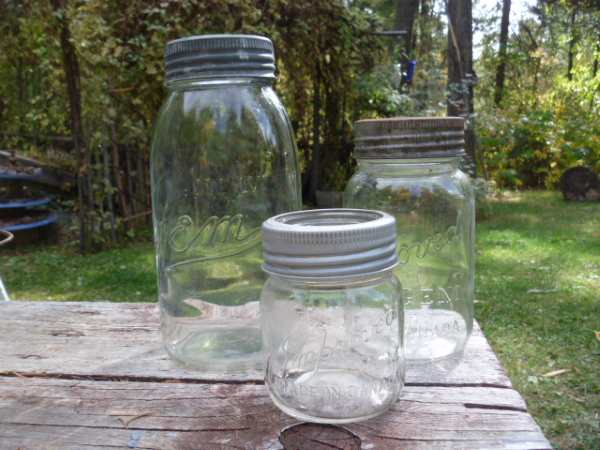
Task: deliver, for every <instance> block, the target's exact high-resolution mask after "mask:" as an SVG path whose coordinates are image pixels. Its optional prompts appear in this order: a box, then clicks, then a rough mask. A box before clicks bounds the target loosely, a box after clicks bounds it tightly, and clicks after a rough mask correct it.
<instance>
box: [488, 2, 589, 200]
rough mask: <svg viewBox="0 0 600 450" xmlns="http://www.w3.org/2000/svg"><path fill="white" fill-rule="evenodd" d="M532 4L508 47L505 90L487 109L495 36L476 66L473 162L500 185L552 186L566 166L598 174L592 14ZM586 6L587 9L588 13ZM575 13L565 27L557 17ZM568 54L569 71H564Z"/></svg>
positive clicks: (563, 6) (490, 97)
mask: <svg viewBox="0 0 600 450" xmlns="http://www.w3.org/2000/svg"><path fill="white" fill-rule="evenodd" d="M576 7H579V8H583V7H584V6H582V5H579V6H571V5H568V4H564V3H560V2H555V3H551V4H545V3H543V2H542V3H541V4H540V9H538V10H537V15H538V20H535V19H526V20H522V21H521V22H520V23H519V30H518V32H517V33H514V34H513V35H512V36H511V38H510V41H509V48H508V55H507V58H508V61H507V84H506V89H505V95H504V98H503V101H502V103H501V105H500V107H499V108H495V107H494V106H493V81H494V77H493V73H494V71H495V67H496V65H497V62H498V60H497V52H496V50H495V48H494V44H495V40H496V35H495V34H493V33H492V34H490V35H488V36H487V37H486V39H485V41H484V49H483V53H482V57H481V58H480V60H479V66H478V72H479V74H480V80H481V82H480V85H479V87H478V91H479V93H480V97H479V101H478V110H479V111H480V113H479V117H478V125H479V136H480V144H481V155H480V164H481V165H482V167H483V169H484V172H485V173H486V174H487V175H488V176H489V177H491V178H493V179H494V180H495V181H496V182H497V183H498V185H499V186H500V187H508V188H543V187H545V188H555V187H556V186H557V183H558V180H559V179H560V176H561V174H562V173H563V172H564V171H565V170H566V169H567V168H569V167H572V166H577V165H587V166H590V167H592V168H593V169H595V170H596V171H599V172H600V138H599V137H598V136H599V132H600V123H599V122H598V114H599V113H600V71H599V70H598V61H599V59H600V46H599V45H598V44H597V42H599V39H600V35H598V29H600V10H598V9H597V8H596V9H590V10H586V11H585V12H583V11H581V12H579V14H575V13H576V12H577V11H575V12H574V10H573V8H576ZM590 8H591V7H590ZM572 14H575V16H574V17H575V19H574V20H575V23H574V25H571V24H570V23H569V22H568V21H567V20H566V19H565V18H566V17H569V16H570V15H572ZM569 55H571V57H572V60H573V66H572V68H571V69H570V70H569V67H568V59H569V57H570V56H569Z"/></svg>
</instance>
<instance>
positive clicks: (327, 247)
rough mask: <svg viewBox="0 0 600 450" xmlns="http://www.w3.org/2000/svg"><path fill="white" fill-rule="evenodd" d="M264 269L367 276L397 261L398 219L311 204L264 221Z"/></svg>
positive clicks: (294, 273) (298, 275)
mask: <svg viewBox="0 0 600 450" xmlns="http://www.w3.org/2000/svg"><path fill="white" fill-rule="evenodd" d="M262 238H263V256H264V261H265V262H264V265H263V269H264V271H265V272H267V273H270V274H275V275H280V276H284V277H294V278H307V277H308V278H315V277H317V278H323V277H346V276H357V275H368V274H372V273H376V272H380V271H383V270H388V269H391V268H392V267H394V266H395V265H396V264H397V263H398V256H397V252H396V221H395V219H394V217H392V216H390V215H389V214H386V213H384V212H381V211H371V210H366V209H315V210H309V211H295V212H290V213H285V214H280V215H278V216H275V217H271V218H270V219H268V220H266V221H265V222H264V223H263V225H262Z"/></svg>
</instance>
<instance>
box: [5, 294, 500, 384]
mask: <svg viewBox="0 0 600 450" xmlns="http://www.w3.org/2000/svg"><path fill="white" fill-rule="evenodd" d="M0 330H1V332H2V334H3V336H10V339H3V340H1V341H0V361H1V365H0V374H9V373H14V372H17V373H23V374H38V375H44V374H45V375H47V376H53V377H60V376H69V377H77V376H94V377H96V378H97V379H99V378H101V377H105V378H128V379H134V380H135V379H146V380H155V381H160V380H165V379H178V380H182V381H190V382H192V381H201V380H203V379H206V380H208V379H211V378H212V379H216V380H220V381H224V380H229V381H232V382H234V381H253V380H254V381H257V382H258V381H260V380H262V373H261V372H252V373H249V374H231V375H228V376H227V377H223V376H219V377H218V378H215V377H214V376H212V377H211V376H207V375H206V374H202V373H199V372H194V371H190V370H186V369H184V368H181V367H177V366H176V365H175V364H174V363H173V362H172V361H171V360H170V359H169V357H168V356H167V354H166V353H165V352H164V351H163V349H162V348H161V343H160V333H159V316H158V311H157V307H156V305H154V304H135V303H103V302H81V303H80V302H68V303H67V302H64V303H63V302H60V303H58V302H3V303H0ZM407 383H408V384H413V385H415V384H418V385H430V384H433V385H473V386H475V385H477V386H500V387H507V388H508V387H511V383H510V380H509V379H508V377H507V376H506V374H505V372H504V370H503V369H502V367H501V366H500V363H499V362H498V359H497V358H496V356H495V355H494V352H493V351H492V350H491V348H490V347H489V345H488V343H487V341H486V339H485V337H484V336H483V334H482V333H481V330H480V329H479V327H478V326H477V324H475V329H474V332H473V336H472V337H471V339H470V340H469V343H468V345H467V348H466V350H465V357H464V359H463V360H462V362H461V363H460V364H459V365H458V366H457V367H455V368H454V369H453V370H452V371H451V372H450V373H447V372H445V371H444V370H438V369H436V368H431V367H429V368H426V369H410V370H409V371H408V373H407Z"/></svg>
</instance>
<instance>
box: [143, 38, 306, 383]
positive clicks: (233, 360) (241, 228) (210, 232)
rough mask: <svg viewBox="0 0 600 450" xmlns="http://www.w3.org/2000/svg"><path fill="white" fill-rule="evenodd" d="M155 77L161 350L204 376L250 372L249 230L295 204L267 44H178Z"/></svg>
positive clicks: (296, 185)
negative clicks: (158, 83)
mask: <svg viewBox="0 0 600 450" xmlns="http://www.w3.org/2000/svg"><path fill="white" fill-rule="evenodd" d="M166 72H167V75H166V78H167V89H168V97H167V99H166V101H165V103H164V105H163V107H162V109H161V111H160V114H159V117H158V120H157V123H156V129H155V134H154V141H153V144H152V158H151V175H152V207H153V218H154V236H155V245H156V255H157V272H158V287H159V300H160V308H161V329H162V336H163V340H164V344H165V346H166V349H167V351H168V352H169V354H170V355H171V356H172V357H173V358H175V359H176V360H178V361H179V362H181V363H184V364H186V365H187V366H190V367H194V368H198V369H201V370H202V371H204V372H205V373H213V372H214V373H216V374H223V373H225V374H227V373H245V372H246V371H248V370H250V369H260V368H261V363H262V355H261V348H262V339H261V332H260V326H259V325H260V323H259V317H258V313H259V301H258V300H259V296H260V291H261V289H262V285H263V283H264V279H265V277H264V274H263V273H262V270H261V262H262V258H261V245H260V226H261V224H262V222H263V221H264V220H265V219H267V218H268V217H270V216H273V215H275V214H279V213H281V212H285V211H292V210H297V209H300V207H301V191H300V180H299V171H298V161H297V155H296V146H295V143H294V139H293V132H292V128H291V125H290V122H289V120H288V117H287V114H286V112H285V109H284V107H283V106H282V104H281V102H280V101H279V99H278V97H277V95H276V94H275V92H274V91H273V89H272V87H271V85H272V82H273V80H274V78H275V75H274V72H275V65H274V52H273V44H272V43H271V41H270V40H269V39H267V38H264V37H260V36H245V35H211V36H193V37H189V38H184V39H178V40H176V41H172V42H169V43H168V44H167V49H166Z"/></svg>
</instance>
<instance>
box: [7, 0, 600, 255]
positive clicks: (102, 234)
mask: <svg viewBox="0 0 600 450" xmlns="http://www.w3.org/2000/svg"><path fill="white" fill-rule="evenodd" d="M528 1H529V2H528V3H522V2H521V3H518V4H516V7H518V9H519V11H520V12H521V13H522V14H520V16H515V14H513V15H512V16H511V15H510V8H511V0H502V1H500V2H498V3H496V2H494V1H493V0H485V1H481V0H480V2H479V3H475V4H474V5H472V4H471V1H465V0H449V1H448V2H447V3H446V2H444V1H440V0H335V1H324V0H307V1H302V2H297V1H289V0H274V1H256V0H227V1H221V0H219V1H216V0H214V1H213V0H181V1H167V0H162V1H145V0H144V1H140V0H130V1H126V2H125V1H120V0H89V1H85V2H83V1H73V0H71V1H68V0H51V1H41V0H4V1H2V2H0V17H2V20H0V32H1V33H2V36H3V39H2V40H1V41H0V148H2V149H9V150H16V151H17V152H19V153H21V154H25V155H27V156H31V157H35V158H37V159H39V160H42V161H44V162H47V163H50V164H53V165H58V166H60V167H63V168H65V169H67V170H68V171H69V172H70V173H72V174H76V175H77V177H76V183H77V185H78V186H77V191H78V194H79V195H78V196H73V197H71V199H70V200H67V201H66V202H65V205H64V206H66V208H67V209H71V210H73V211H77V212H78V217H79V222H80V225H81V229H82V230H81V234H80V237H81V238H82V239H81V246H82V249H85V248H86V247H92V246H95V247H98V246H99V245H102V244H103V243H105V242H106V241H107V240H110V239H112V240H114V239H115V238H116V237H118V236H119V235H121V236H123V235H125V233H129V234H130V235H131V233H132V232H133V231H132V225H135V223H136V222H140V218H141V220H142V222H144V219H148V212H149V209H150V207H149V205H150V202H149V191H150V190H149V185H148V184H149V179H148V153H149V144H150V140H151V136H152V125H153V123H154V120H155V117H156V114H157V112H158V109H159V107H160V104H161V101H162V99H163V98H164V96H165V88H164V76H163V51H164V47H165V43H166V42H167V41H168V40H170V39H174V38H177V37H180V36H185V35H190V34H202V33H220V32H240V33H259V34H264V35H267V36H269V37H271V39H272V40H273V41H274V43H275V46H276V54H277V57H278V70H279V79H278V81H277V85H276V89H277V90H278V92H279V93H280V95H281V96H282V98H283V100H284V103H285V105H286V106H287V108H288V111H289V113H290V115H291V118H292V122H293V125H294V129H295V132H296V138H297V141H298V146H299V149H300V157H301V166H302V171H303V182H304V198H305V202H308V203H314V202H315V200H316V193H317V191H319V190H325V191H331V190H342V189H343V186H344V184H345V182H346V181H347V179H348V178H349V176H350V175H351V173H352V171H353V169H354V162H353V159H352V156H351V154H352V123H353V122H354V121H355V120H357V119H358V118H364V117H383V116H397V115H445V114H446V112H448V113H449V114H450V115H456V114H460V115H463V116H465V117H466V118H468V119H469V121H468V123H469V126H468V130H467V137H468V142H469V145H468V147H469V148H468V149H467V150H468V153H469V155H470V158H469V159H468V160H467V161H468V163H467V165H468V164H471V166H473V160H475V161H476V166H477V172H478V176H480V177H483V178H485V179H487V180H491V181H493V182H495V184H496V186H498V187H500V188H516V189H526V188H550V189H552V188H555V187H556V185H557V182H558V180H559V177H560V175H561V174H562V172H563V171H564V170H565V169H566V168H568V167H571V166H574V165H583V164H585V165H588V166H591V167H592V168H595V169H596V170H600V138H599V137H598V136H599V131H600V121H598V120H597V117H598V112H599V108H600V106H599V105H600V95H599V92H598V91H599V89H600V75H599V74H598V58H599V57H600V47H599V45H600V10H599V5H598V4H596V3H595V2H594V0H588V1H579V0H568V1H567V0H554V1H552V0H537V2H536V1H535V0H528ZM472 8H475V9H474V11H475V14H472ZM513 8H515V6H513ZM510 19H512V23H511V20H510ZM449 23H450V24H451V25H452V26H451V27H448V24H449ZM390 30H403V31H405V32H406V34H402V35H398V34H394V33H393V32H392V33H390ZM473 35H474V36H475V38H476V42H475V48H474V51H475V58H474V59H473V58H472V55H473V47H472V41H473ZM307 55H310V57H307ZM411 61H416V70H414V74H413V69H414V68H415V66H414V65H412V64H411ZM474 131H476V133H474ZM470 169H471V171H472V172H473V173H474V172H475V169H474V167H470ZM73 184H75V182H74V183H73Z"/></svg>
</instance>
